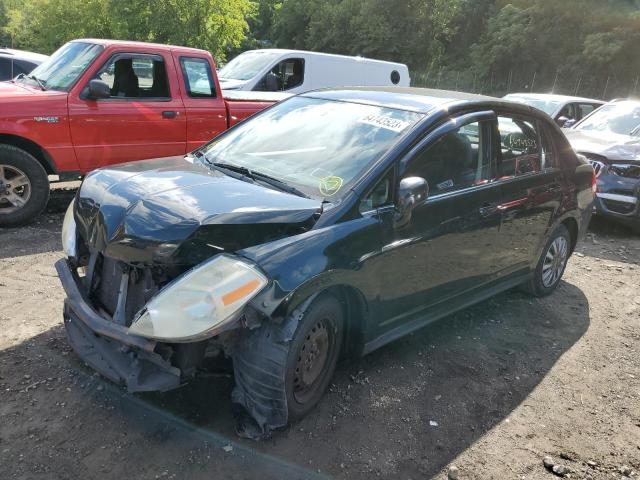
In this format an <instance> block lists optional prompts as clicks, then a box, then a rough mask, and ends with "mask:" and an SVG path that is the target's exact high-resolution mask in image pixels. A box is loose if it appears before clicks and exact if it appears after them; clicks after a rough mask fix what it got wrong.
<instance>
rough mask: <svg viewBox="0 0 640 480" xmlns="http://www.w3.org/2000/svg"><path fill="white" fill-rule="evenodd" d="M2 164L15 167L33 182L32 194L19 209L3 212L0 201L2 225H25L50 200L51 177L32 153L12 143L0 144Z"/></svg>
mask: <svg viewBox="0 0 640 480" xmlns="http://www.w3.org/2000/svg"><path fill="white" fill-rule="evenodd" d="M0 165H6V166H8V167H13V168H16V169H18V170H20V171H21V172H23V173H24V175H25V176H26V177H27V178H28V180H29V182H30V184H31V195H30V197H29V200H27V202H26V204H25V205H24V206H22V207H21V208H19V209H18V210H15V211H12V212H10V213H3V211H2V210H3V209H2V207H3V206H4V205H6V202H3V203H0V227H16V226H20V225H24V224H26V223H28V222H30V221H31V220H33V219H34V218H35V217H37V216H38V215H39V214H40V213H41V212H42V211H43V210H44V208H45V207H46V206H47V202H48V201H49V179H48V177H47V172H46V171H45V169H44V168H43V166H42V165H41V164H40V162H38V160H36V159H35V157H34V156H33V155H31V154H30V153H28V152H26V151H24V150H22V149H20V148H17V147H14V146H12V145H0Z"/></svg>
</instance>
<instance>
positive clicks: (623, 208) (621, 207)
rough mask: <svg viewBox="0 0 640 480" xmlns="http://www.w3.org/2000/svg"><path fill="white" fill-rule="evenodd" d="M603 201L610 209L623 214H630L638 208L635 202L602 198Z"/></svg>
mask: <svg viewBox="0 0 640 480" xmlns="http://www.w3.org/2000/svg"><path fill="white" fill-rule="evenodd" d="M602 202H603V203H604V206H605V207H606V208H607V209H608V210H610V211H612V212H616V213H621V214H623V215H629V214H630V213H633V211H634V210H635V208H636V206H635V204H633V203H627V202H617V201H615V200H602Z"/></svg>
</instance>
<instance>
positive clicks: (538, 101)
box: [504, 95, 560, 115]
mask: <svg viewBox="0 0 640 480" xmlns="http://www.w3.org/2000/svg"><path fill="white" fill-rule="evenodd" d="M504 98H505V100H509V101H511V102H518V103H524V104H525V105H529V106H530V107H534V108H537V109H538V110H542V111H543V112H544V113H546V114H547V115H552V114H553V112H555V111H556V110H557V109H558V107H559V106H560V102H559V101H557V100H544V99H542V98H534V97H527V96H521V95H507V96H505V97H504Z"/></svg>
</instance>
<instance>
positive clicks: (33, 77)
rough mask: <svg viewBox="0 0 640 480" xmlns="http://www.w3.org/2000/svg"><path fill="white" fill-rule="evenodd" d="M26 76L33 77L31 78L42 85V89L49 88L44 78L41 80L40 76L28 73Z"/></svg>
mask: <svg viewBox="0 0 640 480" xmlns="http://www.w3.org/2000/svg"><path fill="white" fill-rule="evenodd" d="M26 77H27V78H29V79H31V80H33V81H34V82H36V83H37V84H38V85H39V86H40V88H41V89H42V90H46V89H47V87H45V85H44V84H45V82H44V80H40V79H39V78H38V77H36V76H35V75H32V74H29V75H26Z"/></svg>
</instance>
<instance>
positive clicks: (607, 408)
mask: <svg viewBox="0 0 640 480" xmlns="http://www.w3.org/2000/svg"><path fill="white" fill-rule="evenodd" d="M72 194H73V192H69V191H64V190H59V191H57V192H55V194H54V196H53V198H52V201H51V202H50V205H49V209H48V211H47V213H46V214H45V215H43V216H42V217H40V219H39V221H38V222H37V223H35V224H33V225H31V226H28V227H24V228H20V229H8V230H0V479H12V478H19V479H76V478H83V479H103V478H104V479H125V478H126V479H133V478H135V479H138V478H141V479H156V478H176V479H180V478H189V479H200V478H203V479H204V478H207V479H211V478H227V479H241V478H287V479H289V478H291V479H294V478H313V477H338V478H356V479H360V478H362V479H365V478H366V479H369V478H377V477H379V478H393V479H396V478H397V479H422V478H432V477H435V478H439V479H444V478H446V477H447V475H448V472H449V468H450V467H451V466H452V465H455V466H456V467H457V469H458V473H459V478H460V479H489V478H495V479H544V478H552V477H553V474H552V473H550V472H549V471H547V470H545V467H544V466H543V457H544V456H546V455H550V456H551V457H553V459H554V460H555V461H556V462H558V463H561V464H562V465H565V466H567V467H569V468H570V469H571V470H572V473H570V474H569V476H570V477H571V478H585V479H587V478H591V479H612V478H618V479H619V478H628V477H632V478H640V237H638V236H633V235H632V234H631V233H630V232H628V231H627V230H625V229H623V228H621V227H617V226H615V225H612V224H609V223H606V222H604V221H598V220H597V219H596V220H595V221H594V222H593V225H592V229H591V233H590V235H589V236H588V237H587V238H586V239H585V242H584V243H583V244H582V245H580V246H579V248H578V251H577V254H576V255H574V256H573V257H572V259H571V260H570V262H569V266H568V269H567V272H566V274H565V277H564V281H563V282H562V284H561V285H560V287H559V289H558V291H557V292H556V293H555V294H553V295H552V296H550V297H548V298H545V299H542V300H538V299H531V298H530V297H528V296H526V295H524V294H522V293H519V292H518V291H510V292H507V293H504V294H501V295H499V296H498V297H496V298H494V299H491V300H489V301H486V302H484V303H481V304H479V305H476V306H474V307H471V308H468V309H466V310H464V311H462V312H460V313H458V314H456V315H453V316H450V317H448V318H446V319H444V320H442V321H440V322H439V323H437V324H435V325H432V326H430V327H427V328H425V329H423V330H421V331H419V332H418V333H416V334H414V335H411V336H409V337H407V338H404V339H402V340H400V341H397V342H395V343H393V344H391V345H389V346H387V347H385V348H383V349H381V350H379V351H377V352H375V353H373V354H371V355H369V356H368V357H366V358H364V359H362V360H360V361H358V362H355V363H353V362H351V363H345V364H343V365H341V366H340V367H339V370H338V372H337V374H336V376H335V379H334V382H333V384H332V385H331V387H330V390H329V391H328V392H327V394H326V395H325V397H324V399H323V401H322V402H321V404H320V405H319V407H318V408H317V409H316V410H315V411H314V412H312V414H311V415H309V416H308V417H307V418H305V419H304V420H303V421H301V422H299V423H297V424H295V425H293V426H291V427H290V428H288V429H286V430H284V431H280V432H276V433H275V434H274V435H273V437H272V438H271V439H269V440H266V441H263V442H259V443H257V442H253V441H249V440H242V439H239V438H237V437H236V435H235V433H234V420H233V416H232V412H231V404H230V400H229V397H230V393H231V388H232V384H233V380H232V378H230V377H229V376H227V375H219V376H209V377H203V378H199V379H197V380H196V381H195V382H193V383H192V384H190V385H188V386H187V387H184V388H182V389H179V390H177V391H174V392H170V393H164V394H153V395H150V394H146V395H128V394H125V393H124V392H123V391H122V390H121V389H119V388H118V387H115V386H114V385H112V384H110V383H109V382H107V381H104V380H103V379H101V378H100V377H98V376H97V375H94V374H93V372H92V371H91V370H90V369H88V368H86V367H85V366H84V365H83V364H82V362H81V361H79V360H78V358H77V357H76V356H75V355H74V354H73V352H72V351H71V350H70V348H69V347H68V346H67V343H66V339H65V336H64V331H63V327H62V323H61V308H62V299H63V292H62V288H61V286H60V284H59V282H58V280H57V277H56V274H55V270H54V268H53V263H54V261H55V260H57V259H58V258H60V257H61V255H62V253H61V251H60V248H61V247H60V230H61V227H62V216H63V214H64V209H65V207H66V204H67V203H68V201H69V200H70V198H71V195H72ZM451 475H452V476H455V475H454V474H453V472H451Z"/></svg>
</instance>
